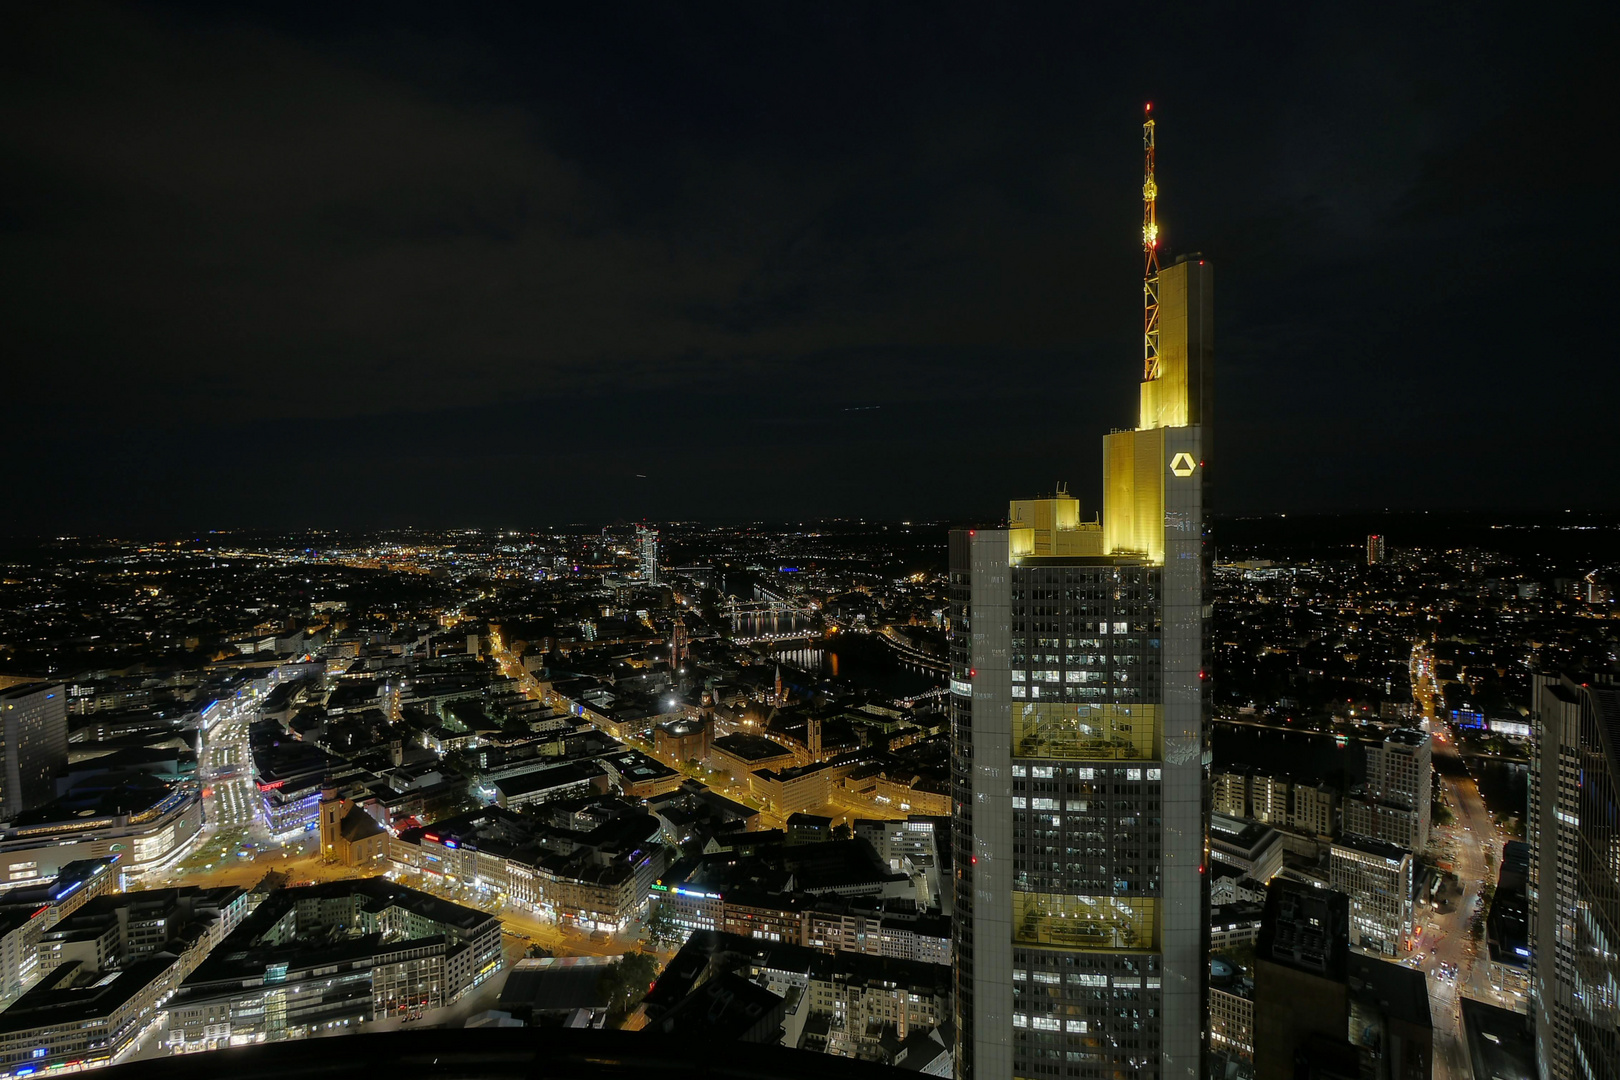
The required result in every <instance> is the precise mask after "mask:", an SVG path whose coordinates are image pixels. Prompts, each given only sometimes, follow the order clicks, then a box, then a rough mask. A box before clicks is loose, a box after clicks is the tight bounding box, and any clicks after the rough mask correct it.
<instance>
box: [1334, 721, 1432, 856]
mask: <svg viewBox="0 0 1620 1080" xmlns="http://www.w3.org/2000/svg"><path fill="white" fill-rule="evenodd" d="M1433 787H1434V767H1433V749H1432V747H1431V745H1430V743H1429V736H1428V735H1427V734H1425V733H1424V732H1421V731H1414V730H1411V729H1408V728H1403V729H1400V730H1397V731H1392V732H1390V733H1389V734H1388V735H1387V736H1385V737H1384V741H1383V742H1382V743H1380V744H1376V745H1372V746H1369V747H1367V786H1366V790H1365V791H1364V792H1363V793H1362V794H1361V795H1359V796H1357V797H1353V798H1348V799H1346V800H1345V801H1344V831H1345V832H1346V833H1350V834H1354V835H1356V836H1365V837H1368V838H1370V839H1373V840H1382V841H1384V842H1386V843H1390V844H1395V845H1397V846H1399V847H1403V848H1405V849H1406V850H1408V851H1414V852H1419V853H1421V852H1422V851H1423V849H1424V848H1426V847H1428V846H1429V811H1430V801H1431V799H1432V796H1433Z"/></svg>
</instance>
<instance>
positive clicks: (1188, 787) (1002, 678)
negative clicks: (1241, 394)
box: [949, 120, 1214, 1080]
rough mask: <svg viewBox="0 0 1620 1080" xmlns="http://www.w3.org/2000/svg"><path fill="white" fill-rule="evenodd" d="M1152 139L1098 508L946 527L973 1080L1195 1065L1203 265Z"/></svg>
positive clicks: (1150, 1071) (1200, 983)
mask: <svg viewBox="0 0 1620 1080" xmlns="http://www.w3.org/2000/svg"><path fill="white" fill-rule="evenodd" d="M1144 131H1145V135H1146V138H1147V143H1148V152H1149V158H1148V160H1149V170H1148V176H1147V180H1146V184H1145V188H1144V196H1145V199H1146V201H1147V206H1146V213H1145V216H1144V227H1143V229H1144V231H1143V237H1144V246H1145V250H1146V255H1147V270H1148V273H1147V278H1146V281H1145V285H1144V309H1145V310H1144V346H1143V348H1144V377H1143V381H1142V383H1141V411H1140V416H1139V421H1138V425H1137V426H1136V427H1135V428H1134V429H1132V430H1129V431H1123V432H1117V433H1115V434H1113V435H1109V436H1107V437H1106V438H1105V440H1104V443H1103V506H1102V516H1101V519H1100V520H1099V521H1091V522H1083V521H1082V520H1081V519H1080V504H1079V500H1077V499H1075V498H1073V497H1072V496H1070V495H1068V494H1067V493H1066V492H1065V491H1063V490H1061V489H1060V490H1059V491H1058V492H1057V493H1056V494H1055V495H1052V496H1049V497H1043V498H1037V499H1030V500H1022V501H1017V502H1014V503H1012V504H1011V506H1010V508H1009V510H1010V512H1009V519H1010V524H1009V525H1008V526H1006V527H1004V528H987V529H957V530H954V531H953V532H952V533H951V538H950V555H949V559H950V605H951V646H950V648H951V680H950V690H951V697H950V702H951V728H952V800H953V805H954V816H955V822H954V833H953V836H954V843H955V845H956V858H955V867H956V870H955V873H956V887H955V920H954V932H955V942H954V949H955V963H956V1003H957V1027H958V1043H957V1055H956V1068H957V1074H958V1076H959V1077H963V1078H966V1077H971V1078H973V1080H1012V1078H1013V1077H1075V1078H1095V1080H1104V1078H1113V1077H1118V1076H1125V1075H1128V1076H1131V1077H1133V1078H1136V1080H1172V1078H1173V1080H1193V1078H1195V1077H1197V1076H1199V1075H1200V1071H1201V1067H1202V1055H1203V1049H1204V1031H1205V1027H1206V1023H1205V1007H1206V985H1207V979H1208V966H1207V961H1206V957H1205V952H1206V942H1207V939H1208V937H1207V936H1208V932H1209V919H1208V889H1207V884H1206V882H1207V878H1206V875H1205V869H1206V868H1205V865H1204V853H1205V847H1206V836H1207V831H1208V815H1209V807H1208V799H1207V784H1206V774H1205V749H1206V746H1207V743H1206V735H1205V722H1204V721H1205V715H1206V710H1207V696H1206V695H1207V690H1208V687H1209V682H1208V680H1207V675H1208V661H1207V648H1206V640H1205V620H1206V618H1207V617H1208V606H1207V605H1208V603H1209V600H1208V592H1207V586H1206V582H1207V580H1208V571H1207V567H1206V559H1205V556H1206V550H1205V538H1204V528H1203V521H1204V517H1203V515H1204V492H1205V484H1204V463H1205V454H1206V452H1207V443H1208V431H1209V428H1208V425H1209V423H1210V416H1211V407H1212V393H1211V385H1212V376H1213V347H1214V338H1213V330H1212V316H1213V283H1214V271H1213V268H1212V267H1211V266H1210V265H1209V264H1208V263H1207V262H1206V261H1205V260H1203V259H1201V258H1199V257H1197V256H1196V255H1195V256H1190V257H1184V258H1182V259H1180V260H1178V261H1177V262H1176V263H1175V264H1174V265H1172V266H1168V267H1165V268H1163V269H1162V270H1160V268H1159V266H1158V255H1157V251H1156V244H1157V233H1156V229H1157V226H1156V224H1155V223H1154V222H1155V219H1154V211H1153V206H1152V199H1153V198H1154V197H1155V196H1156V194H1157V189H1156V187H1155V186H1154V182H1153V175H1152V140H1153V125H1152V122H1151V120H1150V121H1149V123H1148V124H1147V125H1146V126H1145V128H1144ZM1045 389H1046V390H1049V391H1056V390H1058V389H1059V387H1057V386H1056V385H1052V386H1049V387H1047V388H1045Z"/></svg>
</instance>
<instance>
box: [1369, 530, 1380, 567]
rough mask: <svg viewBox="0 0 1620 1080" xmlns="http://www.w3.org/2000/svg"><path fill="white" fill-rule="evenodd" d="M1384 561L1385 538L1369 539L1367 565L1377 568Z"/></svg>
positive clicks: (1373, 537) (1370, 537)
mask: <svg viewBox="0 0 1620 1080" xmlns="http://www.w3.org/2000/svg"><path fill="white" fill-rule="evenodd" d="M1383 561H1384V538H1383V537H1382V536H1377V535H1374V536H1369V537H1367V565H1368V566H1377V565H1378V564H1379V563H1381V562H1383Z"/></svg>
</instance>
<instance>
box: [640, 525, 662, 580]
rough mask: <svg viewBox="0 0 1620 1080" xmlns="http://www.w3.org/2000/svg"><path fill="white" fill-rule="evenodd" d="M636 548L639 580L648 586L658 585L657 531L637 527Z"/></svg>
mask: <svg viewBox="0 0 1620 1080" xmlns="http://www.w3.org/2000/svg"><path fill="white" fill-rule="evenodd" d="M636 548H637V557H638V558H639V559H640V561H641V580H642V581H645V582H646V583H647V584H649V585H656V584H658V530H657V529H647V528H642V527H640V526H637V527H636Z"/></svg>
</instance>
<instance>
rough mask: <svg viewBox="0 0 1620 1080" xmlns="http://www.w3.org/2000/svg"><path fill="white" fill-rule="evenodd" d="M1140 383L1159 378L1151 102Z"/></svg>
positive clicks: (1145, 133)
mask: <svg viewBox="0 0 1620 1080" xmlns="http://www.w3.org/2000/svg"><path fill="white" fill-rule="evenodd" d="M1142 113H1143V117H1144V119H1143V122H1142V155H1143V166H1142V262H1143V267H1142V381H1143V382H1151V381H1152V380H1154V379H1157V378H1158V377H1159V214H1158V203H1159V185H1158V182H1157V181H1156V180H1154V177H1153V148H1154V146H1153V144H1154V139H1153V128H1154V123H1153V103H1152V102H1151V101H1150V102H1148V104H1147V108H1145V109H1143V110H1142Z"/></svg>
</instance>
